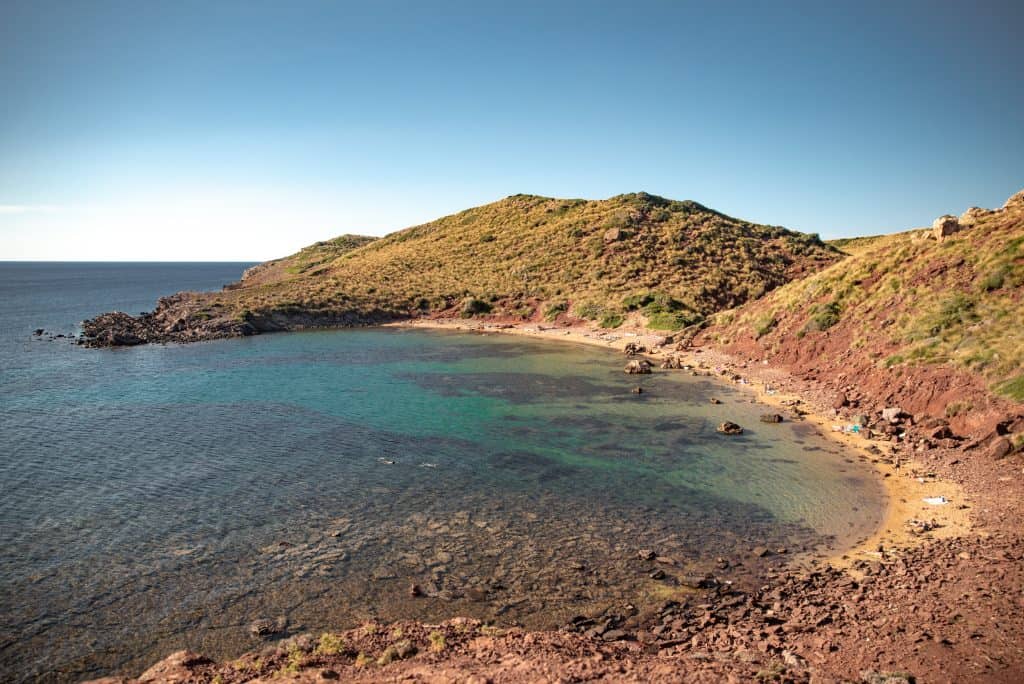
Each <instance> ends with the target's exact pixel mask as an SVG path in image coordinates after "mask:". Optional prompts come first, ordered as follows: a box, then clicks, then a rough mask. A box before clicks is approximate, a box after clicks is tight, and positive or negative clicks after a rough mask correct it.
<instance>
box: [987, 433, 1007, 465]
mask: <svg viewBox="0 0 1024 684" xmlns="http://www.w3.org/2000/svg"><path fill="white" fill-rule="evenodd" d="M1012 451H1013V443H1012V442H1010V440H1008V439H1007V438H1006V437H1000V438H998V439H996V440H994V441H993V442H992V444H990V445H989V447H988V450H987V451H986V452H985V456H987V457H988V458H990V459H992V460H998V459H1000V458H1005V457H1006V456H1008V455H1009V454H1010V452H1012Z"/></svg>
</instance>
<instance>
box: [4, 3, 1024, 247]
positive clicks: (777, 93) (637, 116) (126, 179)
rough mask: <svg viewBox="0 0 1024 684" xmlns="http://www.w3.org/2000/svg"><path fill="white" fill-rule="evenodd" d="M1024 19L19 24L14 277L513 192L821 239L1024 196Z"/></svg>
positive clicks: (698, 8) (361, 13) (593, 10)
mask: <svg viewBox="0 0 1024 684" xmlns="http://www.w3.org/2000/svg"><path fill="white" fill-rule="evenodd" d="M1022 23H1024V3H1022V2H1020V1H1019V0H1008V1H989V2H986V1H984V0H981V1H979V2H945V1H944V0H929V1H927V2H911V1H906V2H901V1H892V0H890V1H888V2H871V1H858V2H838V1H837V2H820V0H816V1H814V2H730V1H727V0H720V1H714V2H705V3H698V2H684V1H682V0H677V1H675V2H601V1H599V0H594V1H592V2H557V1H555V0H547V1H546V2H532V1H530V0H517V1H516V2H500V3H499V2H490V1H487V0H471V1H466V2H444V1H439V2H431V1H427V0H419V1H409V2H399V1H393V0H377V1H373V2H344V1H342V0H337V1H334V2H319V1H295V2H286V1H284V0H281V1H279V2H264V1H261V0H246V1H244V2H236V1H232V0H218V1H217V2H209V1H208V0H202V1H199V2H193V1H191V0H175V1H174V2H171V1H166V2H157V1H147V2H138V1H136V0H131V1H128V2H107V1H103V0H81V1H78V2H75V1H71V0H65V1H64V2H51V1H50V0H28V1H26V2H23V1H21V0H2V2H0V260H16V259H33V260H35V259H39V260H158V261H175V260H182V261H201V260H207V261H217V260H239V261H257V260H264V259H269V258H274V257H278V256H283V255H285V254H290V253H292V252H295V251H297V250H298V249H299V248H300V247H302V246H304V245H307V244H311V243H313V242H315V241H317V240H322V239H327V238H329V237H332V236H335V235H339V234H342V233H360V234H368V235H383V234H386V233H388V232H391V231H393V230H397V229H400V228H404V227H407V226H410V225H416V224H419V223H423V222H426V221H429V220H432V219H434V218H437V217H439V216H443V215H447V214H450V213H454V212H456V211H460V210H462V209H465V208H468V207H471V206H477V205H480V204H484V203H487V202H492V201H495V200H498V199H500V198H502V197H505V196H508V195H511V194H515V193H531V194H537V195H546V196H554V197H584V198H593V199H596V198H606V197H611V196H613V195H617V194H621V193H625V192H636V191H646V192H650V193H653V194H658V195H663V196H666V197H670V198H674V199H692V200H696V201H698V202H701V203H702V204H705V205H708V206H711V207H714V208H716V209H718V210H720V211H723V212H724V213H727V214H730V215H733V216H737V217H741V218H744V219H748V220H751V221H756V222H759V223H769V224H773V225H784V226H787V227H789V228H793V229H796V230H801V231H805V232H816V233H819V234H821V235H822V236H823V237H825V238H832V237H844V236H852V235H862V234H874V233H882V232H894V231H898V230H905V229H907V228H910V227H915V226H923V225H928V224H930V223H931V221H932V219H933V218H935V217H936V216H938V215H940V214H944V213H960V212H961V211H963V210H964V209H966V208H967V207H969V206H972V205H978V206H986V207H994V206H1000V205H1001V204H1002V203H1003V202H1004V201H1005V199H1006V198H1007V197H1009V196H1010V195H1011V194H1013V193H1014V192H1016V191H1017V190H1020V189H1021V188H1024V40H1020V36H1019V29H1020V26H1021V25H1022Z"/></svg>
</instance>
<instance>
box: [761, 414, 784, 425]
mask: <svg viewBox="0 0 1024 684" xmlns="http://www.w3.org/2000/svg"><path fill="white" fill-rule="evenodd" d="M761 422H762V423H781V422H782V416H780V415H779V414H778V413H764V414H761Z"/></svg>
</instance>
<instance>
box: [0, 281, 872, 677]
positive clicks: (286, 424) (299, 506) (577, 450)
mask: <svg viewBox="0 0 1024 684" xmlns="http://www.w3.org/2000/svg"><path fill="white" fill-rule="evenodd" d="M246 266H247V264H13V263H0V411H2V412H0V486H2V496H0V544H2V548H3V549H4V551H3V555H2V558H0V673H2V675H3V676H2V679H3V680H5V681H24V680H31V679H35V678H43V679H52V680H73V679H79V678H83V677H87V676H99V675H102V674H107V673H111V672H129V673H133V672H135V673H137V671H138V670H139V669H140V668H141V667H142V666H144V665H145V664H147V663H149V662H152V661H153V660H154V659H156V658H159V657H161V656H162V655H165V654H166V653H169V652H171V651H173V650H177V649H180V648H186V647H187V648H191V649H193V650H197V651H200V652H204V653H207V654H209V655H212V656H218V657H227V656H231V655H234V654H237V653H240V652H242V651H245V650H249V649H252V648H255V647H258V646H259V643H260V642H259V641H258V640H257V639H256V638H255V637H252V636H251V635H250V634H249V631H248V629H247V627H248V625H249V624H250V623H251V622H252V621H253V620H255V619H261V618H267V619H271V620H277V621H279V622H280V623H281V624H282V625H284V629H285V633H295V632H299V631H317V630H322V629H326V628H330V627H335V628H340V627H346V626H349V625H352V624H356V623H359V622H362V621H366V620H369V619H382V620H389V619H397V618H406V617H410V618H417V619H424V620H441V619H444V618H447V617H451V616H454V615H474V616H478V617H481V618H485V619H492V620H495V621H497V622H500V623H506V624H509V623H521V624H525V625H527V626H536V627H545V626H548V627H550V626H556V625H558V624H559V622H560V621H564V620H565V619H567V618H568V617H570V616H571V615H574V614H577V613H580V612H585V611H586V610H590V609H598V608H601V607H604V606H606V605H609V604H611V603H613V602H616V601H618V602H621V601H623V600H628V601H632V602H643V601H644V600H648V599H651V598H652V597H657V598H660V599H664V597H665V596H666V592H669V593H670V592H671V591H674V588H673V583H672V573H670V576H669V578H668V579H667V580H665V581H661V582H657V581H655V580H651V579H650V578H649V577H648V575H649V571H644V569H643V568H642V567H638V565H637V563H636V561H635V557H636V550H637V549H639V548H653V549H656V550H658V552H659V553H661V554H663V555H667V556H671V557H673V558H675V559H677V561H678V562H679V565H680V567H679V568H678V570H675V571H674V572H675V573H679V574H681V573H684V572H686V573H688V572H696V571H701V570H703V569H707V568H708V567H709V563H711V562H712V560H713V559H714V558H715V557H717V556H729V557H732V558H737V557H743V558H747V557H749V555H750V554H749V549H750V548H751V547H752V546H756V545H761V544H767V545H770V546H786V547H787V548H790V549H792V550H793V551H795V552H801V551H806V552H811V551H817V552H822V551H827V550H829V549H835V548H838V547H840V546H842V545H843V544H848V543H850V542H851V541H853V540H855V539H857V538H859V537H863V536H866V535H867V534H868V533H869V532H870V531H871V530H873V528H874V527H875V526H876V525H877V523H878V521H879V518H880V513H881V507H882V503H883V500H882V492H881V489H880V487H879V485H878V483H877V482H875V481H874V480H873V478H872V476H871V474H870V472H869V471H868V470H867V468H866V467H864V466H863V465H861V464H859V463H855V462H853V461H852V460H851V459H850V458H849V457H848V456H847V455H844V454H842V453H841V452H840V451H839V449H838V448H837V447H835V446H834V445H832V444H831V443H830V442H828V441H826V440H825V439H824V438H823V437H821V436H820V435H817V434H815V433H814V432H813V430H811V429H810V428H809V427H807V426H805V425H802V424H791V423H784V424H782V425H778V426H774V425H773V426H765V425H761V424H759V423H758V422H757V415H758V413H759V412H760V411H759V407H757V406H756V405H754V404H752V403H750V401H749V400H748V399H747V397H746V396H745V395H743V394H741V393H739V392H736V391H734V390H733V389H732V388H730V387H728V386H723V385H718V384H712V381H711V380H709V379H706V378H693V377H689V376H687V375H685V374H683V373H658V374H655V375H654V376H651V377H649V378H644V379H643V380H642V382H643V383H644V385H645V389H646V390H647V391H646V392H645V393H644V394H641V395H636V394H633V393H632V392H630V389H631V387H632V386H633V385H635V384H636V382H637V380H636V379H635V378H630V377H628V376H625V375H624V374H623V373H622V370H621V369H622V359H621V357H619V356H617V355H615V354H613V353H612V352H610V351H606V350H603V349H595V348H591V347H578V346H572V345H560V344H557V343H552V342H542V341H534V340H526V339H521V338H512V337H501V336H481V335H469V334H452V333H439V332H425V331H410V330H394V329H367V330H349V331H331V332H311V333H289V334H278V335H265V336H257V337H253V338H245V339H239V340H226V341H218V342H211V343H203V344H197V345H191V346H150V347H138V348H131V349H115V350H90V349H84V348H81V347H77V346H75V345H73V344H71V343H69V342H67V341H64V340H59V339H58V340H55V341H49V340H48V339H46V338H42V339H41V338H38V337H34V336H33V335H32V331H33V329H35V328H45V329H47V330H49V331H54V332H58V333H65V334H68V333H74V332H76V327H77V324H78V322H79V321H81V320H82V319H84V318H86V317H88V316H91V315H94V314H96V313H100V312H103V311H108V310H114V309H120V310H124V311H128V312H138V311H142V310H146V309H150V308H152V306H153V304H154V303H155V301H156V299H157V297H159V296H161V295H165V294H169V293H171V292H175V291H178V290H183V289H216V288H219V287H220V286H221V285H223V284H224V283H227V282H230V281H233V280H237V278H238V277H239V276H240V274H241V272H242V270H243V269H244V268H245V267H246ZM711 396H717V397H719V398H721V399H723V400H724V403H723V404H722V405H720V406H712V405H711V404H710V403H709V401H708V399H709V398H710V397H711ZM725 419H728V420H734V421H736V422H738V423H740V424H742V425H744V426H747V427H749V428H750V429H748V431H747V433H746V434H745V435H743V436H742V437H739V438H727V437H723V436H721V435H717V434H716V433H715V432H714V426H715V425H716V424H717V423H718V422H721V420H725ZM581 567H582V568H584V570H580V568H581ZM413 582H415V583H417V584H419V585H421V586H422V587H423V589H424V591H425V593H426V594H427V595H426V596H425V597H423V598H420V599H415V600H411V599H410V598H409V596H408V594H409V585H410V584H411V583H413Z"/></svg>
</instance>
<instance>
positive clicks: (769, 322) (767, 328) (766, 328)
mask: <svg viewBox="0 0 1024 684" xmlns="http://www.w3.org/2000/svg"><path fill="white" fill-rule="evenodd" d="M778 324H779V321H778V320H777V319H776V318H775V313H774V312H772V313H769V314H767V315H766V316H762V317H761V318H759V319H758V320H756V321H754V335H755V336H756V337H757V339H761V338H762V337H764V336H765V335H767V334H768V333H770V332H771V331H772V330H774V329H775V326H776V325H778Z"/></svg>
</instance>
